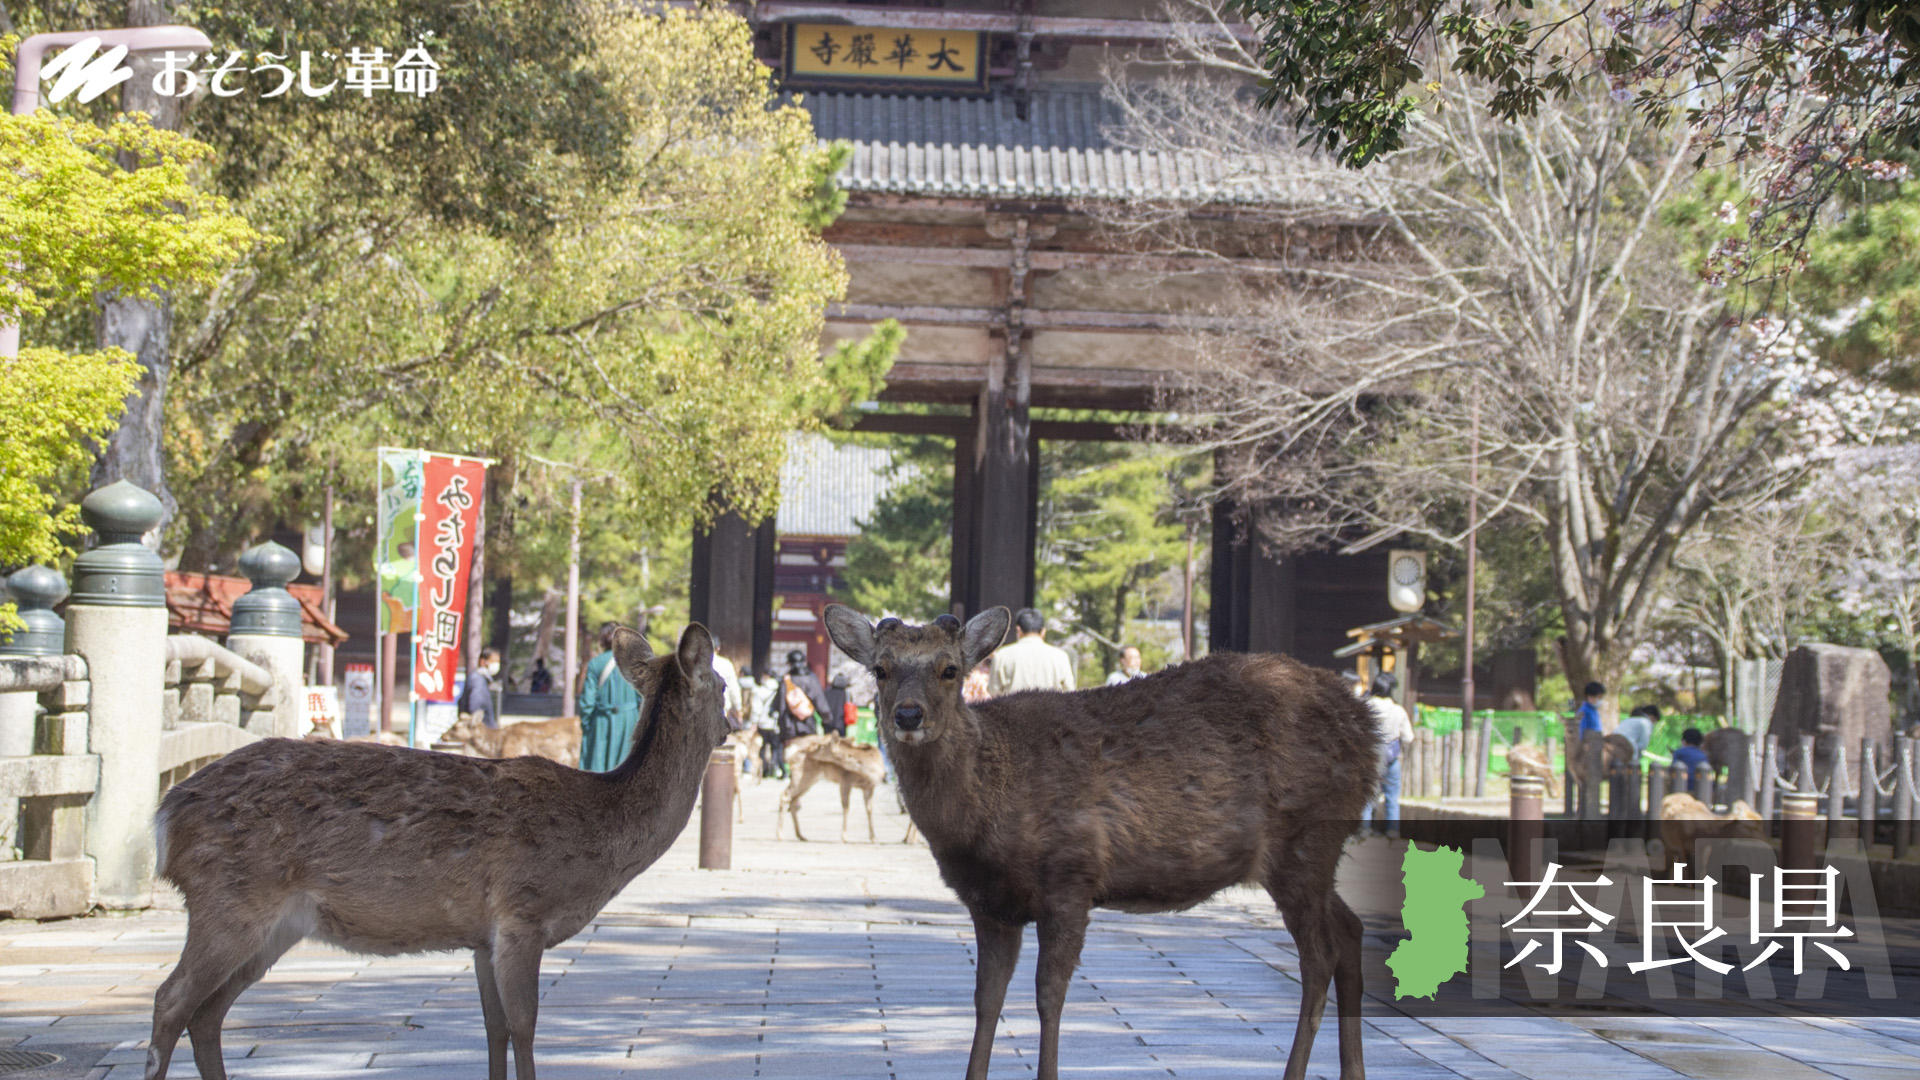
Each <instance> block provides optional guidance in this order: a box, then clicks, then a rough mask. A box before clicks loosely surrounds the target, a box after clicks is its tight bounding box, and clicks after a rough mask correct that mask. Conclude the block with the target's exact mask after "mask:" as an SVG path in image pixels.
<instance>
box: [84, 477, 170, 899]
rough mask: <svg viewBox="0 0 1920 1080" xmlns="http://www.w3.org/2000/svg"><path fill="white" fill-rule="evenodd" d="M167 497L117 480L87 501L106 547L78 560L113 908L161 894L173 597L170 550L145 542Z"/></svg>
mask: <svg viewBox="0 0 1920 1080" xmlns="http://www.w3.org/2000/svg"><path fill="white" fill-rule="evenodd" d="M163 513H164V511H163V509H162V508H161V506H160V500H159V499H156V498H154V497H153V496H152V495H151V494H149V493H148V492H146V491H143V490H141V489H140V488H137V487H135V486H133V485H132V484H129V483H127V482H126V481H125V480H121V481H117V482H115V483H113V484H109V485H108V486H106V487H103V488H101V489H100V490H98V491H95V492H94V493H93V494H91V495H89V496H87V497H86V500H85V501H83V502H82V503H81V504H80V519H81V520H82V521H84V522H86V524H87V526H88V527H89V528H91V529H93V531H94V534H95V535H96V536H97V537H98V538H99V541H100V542H99V546H97V547H95V548H94V549H93V550H92V551H89V552H86V553H85V554H83V555H81V556H80V557H79V558H78V559H75V560H74V562H73V599H72V600H71V601H70V602H69V603H68V604H67V648H66V651H67V652H70V653H74V654H77V655H79V656H80V657H82V658H84V659H85V660H86V662H87V677H88V679H89V681H90V682H91V683H92V687H91V695H90V701H89V706H88V723H87V745H88V749H89V750H91V751H92V752H93V753H95V754H98V755H99V756H100V787H99V790H98V792H96V793H95V795H94V797H93V802H92V803H91V804H89V806H88V809H87V842H86V851H87V854H88V855H89V856H91V857H92V858H93V864H94V871H93V880H94V899H95V901H96V902H98V903H99V904H100V906H101V907H105V908H123V909H125V908H144V907H147V906H148V905H149V904H151V903H152V900H153V812H154V810H155V809H156V807H157V805H158V803H159V801H160V795H159V792H160V776H159V768H160V728H161V724H162V721H163V715H162V714H163V712H164V704H163V703H164V697H165V682H166V668H167V594H166V581H165V578H164V573H165V571H164V570H163V569H162V568H161V564H160V556H158V555H155V554H154V553H153V552H152V551H151V550H149V549H148V548H147V546H146V545H145V544H142V543H141V542H140V538H141V536H142V535H144V534H145V533H146V532H147V531H148V530H149V529H152V528H154V527H156V526H158V525H159V524H160V519H161V516H162V515H163Z"/></svg>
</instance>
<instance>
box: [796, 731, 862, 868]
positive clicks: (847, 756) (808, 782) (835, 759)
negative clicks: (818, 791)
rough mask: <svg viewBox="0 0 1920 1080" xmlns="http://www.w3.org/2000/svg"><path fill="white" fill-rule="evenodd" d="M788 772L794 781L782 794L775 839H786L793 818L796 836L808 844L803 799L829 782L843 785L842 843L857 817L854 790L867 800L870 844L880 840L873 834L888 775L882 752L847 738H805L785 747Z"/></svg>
mask: <svg viewBox="0 0 1920 1080" xmlns="http://www.w3.org/2000/svg"><path fill="white" fill-rule="evenodd" d="M785 751H786V755H787V768H788V771H789V772H790V773H791V774H792V776H793V779H792V780H791V781H789V782H788V783H787V790H785V791H783V792H781V793H780V808H779V809H778V810H776V811H774V819H773V838H774V839H775V840H778V839H780V838H781V837H782V836H783V835H785V832H784V830H785V828H786V819H787V815H789V814H791V815H793V835H794V838H795V839H796V840H805V839H806V835H805V834H803V833H802V832H801V831H800V796H802V795H805V794H806V793H807V789H808V788H810V787H812V786H813V785H814V784H816V783H818V782H820V781H822V780H826V781H829V782H831V783H836V784H839V785H840V842H841V843H843V844H844V843H846V842H847V819H848V818H850V817H851V816H852V815H853V789H854V788H859V789H860V791H861V793H862V794H863V795H865V796H866V800H867V841H868V842H869V843H871V842H873V841H875V840H877V839H879V834H877V833H875V832H874V831H873V789H874V788H875V787H878V786H879V784H880V781H881V780H884V779H885V778H886V775H887V766H886V763H885V762H883V761H881V760H880V748H879V747H877V746H864V745H862V744H860V743H857V742H854V741H853V740H852V739H849V738H847V737H846V736H844V735H802V736H800V737H799V738H797V739H788V740H787V745H786V747H785Z"/></svg>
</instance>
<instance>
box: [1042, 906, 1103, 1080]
mask: <svg viewBox="0 0 1920 1080" xmlns="http://www.w3.org/2000/svg"><path fill="white" fill-rule="evenodd" d="M1090 910H1091V908H1090V907H1088V906H1074V907H1066V908H1056V909H1054V910H1053V911H1050V912H1048V913H1047V914H1046V915H1045V916H1044V917H1042V918H1041V920H1040V925H1039V928H1038V929H1039V936H1040V964H1039V970H1038V971H1036V972H1035V973H1034V980H1033V986H1034V1002H1035V1003H1036V1004H1037V1005H1039V1007H1040V1080H1059V1078H1060V1012H1061V1010H1062V1009H1063V1008H1065V1007H1066V1004H1067V986H1068V984H1070V983H1071V982H1073V971H1074V969H1075V968H1077V967H1079V966H1080V947H1081V946H1082V945H1083V944H1085V943H1086V939H1087V918H1088V914H1089V912H1090Z"/></svg>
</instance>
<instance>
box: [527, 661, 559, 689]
mask: <svg viewBox="0 0 1920 1080" xmlns="http://www.w3.org/2000/svg"><path fill="white" fill-rule="evenodd" d="M527 692H528V693H530V694H551V693H553V672H551V671H548V670H547V660H546V657H544V656H538V657H535V658H534V660H533V673H532V674H530V675H528V676H527Z"/></svg>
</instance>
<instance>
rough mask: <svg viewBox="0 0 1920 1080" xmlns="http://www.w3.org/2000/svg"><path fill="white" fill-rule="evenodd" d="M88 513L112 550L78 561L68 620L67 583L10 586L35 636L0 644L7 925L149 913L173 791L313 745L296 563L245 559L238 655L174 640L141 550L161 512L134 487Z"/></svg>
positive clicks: (153, 566)
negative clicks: (294, 586)
mask: <svg viewBox="0 0 1920 1080" xmlns="http://www.w3.org/2000/svg"><path fill="white" fill-rule="evenodd" d="M80 514H81V518H82V520H84V521H85V522H86V523H87V525H88V526H89V527H91V528H92V529H93V530H94V533H95V534H96V536H97V537H98V538H99V541H100V543H99V544H98V545H97V546H95V547H94V548H93V549H92V550H90V551H88V552H86V553H84V554H82V555H81V556H80V557H79V558H78V559H76V560H74V564H73V595H72V597H71V598H70V600H69V601H68V604H67V607H66V617H65V619H64V620H62V618H61V617H60V616H59V615H56V614H55V613H54V607H55V605H56V604H58V603H59V601H60V599H61V598H62V597H63V596H65V595H66V593H67V583H66V582H65V581H64V580H63V579H62V578H61V577H60V575H59V574H58V573H55V572H54V571H52V570H50V569H47V568H45V567H28V568H27V569H25V570H21V571H19V572H18V573H16V574H14V575H13V576H12V577H10V578H8V579H7V583H6V584H7V592H8V594H9V595H10V596H11V598H12V599H13V600H14V601H15V602H16V603H17V604H18V605H19V608H20V618H21V621H22V622H24V623H25V624H26V625H25V627H24V628H22V629H18V630H15V631H14V632H13V633H12V634H11V635H10V636H0V917H9V916H11V917H15V918H45V917H49V916H58V915H77V914H81V913H83V912H85V911H87V910H88V909H90V908H92V907H95V906H99V907H104V908H123V909H124V908H142V907H146V906H148V905H149V904H151V903H152V898H153V881H154V857H155V846H154V837H153V815H154V811H155V810H156V809H157V808H158V806H159V797H160V795H161V793H162V792H164V791H165V789H166V788H167V787H168V786H170V785H172V784H175V783H178V782H179V781H181V780H183V779H185V778H186V777H187V776H189V775H191V774H192V773H193V772H194V771H196V770H198V769H200V768H201V767H203V766H205V765H206V764H207V763H209V762H211V761H214V760H217V759H218V758H219V757H220V756H221V755H223V754H226V753H229V752H231V751H232V750H234V749H236V748H238V747H240V746H244V745H246V744H247V743H250V742H253V741H254V740H256V739H259V738H262V737H265V736H268V735H284V736H298V735H299V734H301V732H300V728H301V723H300V693H299V687H300V680H301V673H302V670H303V666H304V665H303V663H302V661H303V654H304V651H305V648H304V644H303V642H302V640H301V629H300V608H299V604H298V603H297V602H295V600H294V599H293V597H292V596H291V595H289V594H288V593H287V591H286V588H285V586H286V583H287V582H288V581H291V580H292V579H293V577H294V575H296V574H297V573H299V560H298V558H297V557H296V556H295V555H294V554H293V553H292V552H290V551H288V550H286V549H285V548H283V547H280V546H279V545H277V544H262V545H259V546H258V547H255V548H253V549H252V550H250V551H248V552H247V553H246V554H245V555H244V556H242V557H241V560H240V568H241V571H242V572H243V573H245V574H246V575H247V577H248V578H249V579H251V580H252V582H253V589H252V590H251V591H250V592H248V593H246V594H245V595H243V596H241V597H239V598H238V599H237V600H235V602H234V605H233V620H232V630H231V633H230V634H229V635H228V637H227V641H226V644H225V645H221V644H218V643H216V642H213V641H211V640H208V639H206V638H202V637H194V636H173V637H169V636H168V634H167V608H166V589H165V584H164V578H163V570H162V567H161V563H160V559H159V557H158V556H157V555H155V554H154V553H153V552H152V551H150V550H148V549H147V548H146V547H145V546H144V545H143V544H142V543H141V540H140V538H141V536H142V534H144V533H145V532H147V531H148V530H149V529H151V528H153V527H154V526H155V525H157V524H158V523H159V521H160V516H161V512H160V503H159V500H157V499H155V498H154V497H153V496H152V495H150V494H148V493H147V492H145V491H142V490H140V489H139V488H137V487H134V486H133V485H131V484H128V483H125V482H124V481H123V482H120V483H116V484H113V485H110V486H108V487H105V488H102V489H100V490H99V491H96V492H94V493H93V494H91V495H89V496H88V497H87V499H86V501H85V502H83V503H82V504H81V508H80ZM15 822H17V823H18V825H17V827H15V826H14V824H13V823H15Z"/></svg>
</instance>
